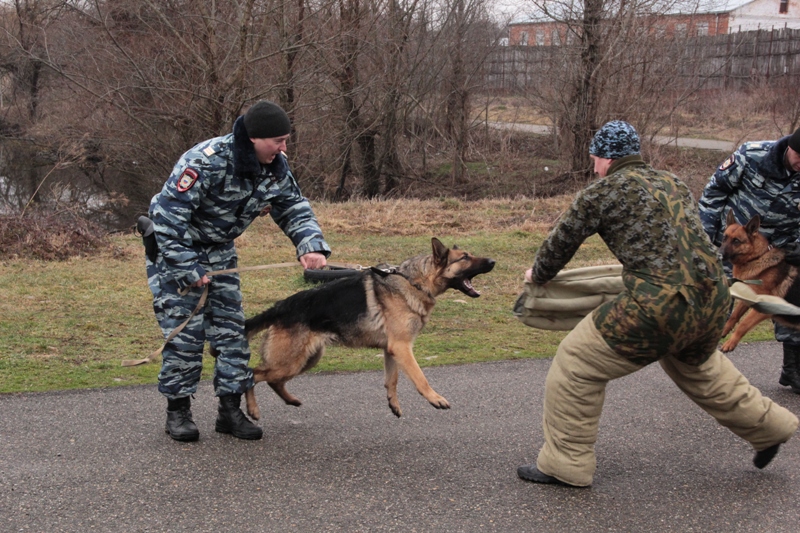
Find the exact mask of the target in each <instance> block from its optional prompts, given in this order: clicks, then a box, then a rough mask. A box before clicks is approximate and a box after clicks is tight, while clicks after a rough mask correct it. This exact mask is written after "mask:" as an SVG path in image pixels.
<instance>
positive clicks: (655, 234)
mask: <svg viewBox="0 0 800 533" xmlns="http://www.w3.org/2000/svg"><path fill="white" fill-rule="evenodd" d="M639 146H640V143H639V136H638V134H637V133H636V130H634V129H633V127H632V126H631V125H630V124H628V123H627V122H623V121H612V122H609V123H607V124H605V125H604V126H603V127H602V128H600V130H599V131H598V132H597V134H596V135H595V136H594V139H593V140H592V144H591V146H590V148H589V154H590V155H591V158H592V160H593V162H594V171H595V172H596V173H597V174H598V175H599V176H600V177H601V178H602V179H599V180H597V181H595V182H593V183H592V184H590V185H589V186H587V187H586V188H585V189H584V190H583V191H581V192H580V193H578V195H577V196H576V198H575V200H574V201H573V203H572V205H571V206H570V207H569V209H567V211H565V212H564V214H563V215H562V216H561V218H560V219H559V221H558V223H557V225H556V227H555V228H553V230H552V231H551V232H550V234H549V235H548V236H547V239H545V241H544V242H543V243H542V246H541V247H540V248H539V251H538V252H537V254H536V260H535V262H534V265H533V268H531V269H529V270H528V271H527V272H526V273H525V278H526V280H527V281H529V282H533V283H537V284H540V285H544V284H546V283H547V282H549V281H550V280H551V279H553V277H555V275H556V274H557V273H558V272H559V271H560V270H561V269H562V268H563V267H564V266H565V265H566V264H567V263H568V262H569V261H570V259H571V258H572V256H573V255H574V254H575V252H576V251H577V250H578V248H579V247H580V245H581V243H582V242H583V241H584V240H585V239H587V238H588V237H589V236H591V235H593V234H595V233H597V234H599V235H600V237H601V238H602V239H603V241H604V242H605V243H606V245H608V248H609V249H610V250H611V252H612V253H613V254H614V256H615V257H616V258H617V259H618V260H619V261H620V263H622V267H623V270H622V280H623V282H624V284H625V290H624V291H623V292H621V293H620V294H619V295H618V296H617V297H616V298H615V299H613V300H611V301H608V302H606V303H604V304H602V305H600V307H598V308H597V309H596V310H595V311H594V312H593V313H592V314H590V315H588V316H587V317H586V318H584V319H583V320H582V321H581V322H580V323H579V324H578V325H577V326H576V327H575V329H573V330H572V331H571V332H570V333H569V334H568V335H567V336H566V337H565V338H564V340H563V341H562V342H561V344H560V345H559V347H558V350H557V351H556V355H555V357H554V358H553V362H552V364H551V366H550V370H549V371H548V374H547V379H546V382H545V400H544V416H543V432H544V440H545V442H544V446H543V447H542V449H541V450H540V451H539V455H538V458H537V461H536V463H535V464H531V465H525V466H521V467H519V468H518V469H517V475H518V476H519V477H520V478H522V479H524V480H526V481H532V482H534V483H548V484H559V485H567V486H570V487H586V486H589V485H590V484H591V483H592V479H593V475H594V471H595V469H596V459H595V454H594V443H595V441H596V439H597V429H598V425H599V421H600V415H601V412H602V409H603V402H604V399H605V389H606V384H607V383H608V382H609V381H610V380H612V379H617V378H620V377H623V376H626V375H628V374H631V373H633V372H636V371H637V370H639V369H641V368H644V367H645V366H646V365H648V364H650V363H653V362H655V361H658V362H659V364H660V365H661V367H662V368H663V369H664V371H665V372H666V373H667V375H668V376H669V377H670V378H671V379H672V380H673V381H674V382H675V384H676V385H677V386H678V387H679V388H680V389H681V391H683V392H684V393H685V394H686V395H687V396H688V397H689V398H691V400H692V401H694V402H695V403H696V404H697V405H699V406H700V407H701V408H702V409H704V410H705V411H706V412H707V413H709V414H710V415H711V416H713V417H714V418H715V419H716V420H717V422H719V423H720V424H721V425H723V426H725V427H727V428H729V429H730V430H731V431H733V432H734V433H735V434H736V435H738V436H739V437H741V438H743V439H745V440H746V441H747V442H749V443H750V444H751V445H752V446H753V448H754V449H755V450H756V454H755V456H754V459H753V463H754V464H755V466H756V467H758V468H764V467H765V466H766V465H767V464H768V463H769V462H770V461H771V460H772V459H773V457H774V456H775V454H777V452H778V448H779V447H780V445H781V444H782V443H784V442H786V441H787V440H788V439H789V438H790V437H791V436H792V434H793V433H794V432H795V430H796V429H797V425H798V420H797V417H796V416H794V414H792V413H791V412H789V411H788V410H786V409H784V408H783V407H781V406H779V405H777V404H775V403H774V402H772V401H771V400H770V399H769V398H766V397H764V396H762V395H761V393H760V392H759V391H758V389H756V388H755V387H753V386H752V385H750V383H749V382H748V381H747V379H746V378H745V377H744V376H742V374H741V373H740V372H739V371H738V370H737V369H736V368H735V367H734V366H733V364H732V363H731V362H730V361H729V360H728V359H727V358H726V357H725V356H724V355H723V354H722V352H720V351H719V350H718V349H717V344H718V343H719V339H720V336H721V335H722V328H723V327H724V325H725V321H726V319H727V314H728V308H729V306H730V294H729V292H728V286H727V282H726V279H725V274H724V272H723V270H722V265H721V264H720V263H719V261H718V259H717V257H716V254H715V251H714V248H713V246H712V245H711V243H710V242H709V240H708V237H707V236H706V234H705V233H704V232H703V228H702V226H701V224H700V220H699V218H698V215H697V204H696V202H695V201H694V199H693V198H692V195H691V193H690V191H689V189H688V187H686V185H685V184H684V183H682V182H681V181H680V180H679V179H678V178H677V177H676V176H674V175H672V174H670V173H668V172H662V171H657V170H655V169H653V168H652V167H650V166H649V165H647V164H646V163H645V162H644V161H643V160H642V158H641V156H640V155H639Z"/></svg>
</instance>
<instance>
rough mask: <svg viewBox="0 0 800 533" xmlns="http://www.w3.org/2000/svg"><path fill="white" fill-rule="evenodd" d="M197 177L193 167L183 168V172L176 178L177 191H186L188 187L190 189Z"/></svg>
mask: <svg viewBox="0 0 800 533" xmlns="http://www.w3.org/2000/svg"><path fill="white" fill-rule="evenodd" d="M198 177H199V174H198V173H197V171H196V170H195V169H193V168H187V169H186V170H184V171H183V174H181V177H180V178H178V187H177V189H178V192H186V191H188V190H189V189H191V188H192V187H193V186H194V184H195V182H196V181H197V178H198Z"/></svg>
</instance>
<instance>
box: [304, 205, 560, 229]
mask: <svg viewBox="0 0 800 533" xmlns="http://www.w3.org/2000/svg"><path fill="white" fill-rule="evenodd" d="M571 200H572V196H571V195H566V196H557V197H552V198H515V199H486V200H476V201H470V202H464V201H461V200H458V199H453V198H445V199H439V200H415V199H409V200H405V199H400V200H391V201H356V202H346V203H327V202H316V203H314V210H315V212H316V213H317V215H318V216H319V218H320V219H321V220H324V221H325V228H326V231H332V232H335V233H341V234H345V235H357V234H365V235H405V236H415V235H438V234H449V233H453V232H456V231H457V232H458V233H460V234H462V235H475V234H479V233H486V232H494V231H500V230H503V231H505V230H520V231H530V232H535V231H544V230H546V228H548V227H550V226H551V225H552V224H553V222H555V220H556V219H557V218H558V216H559V215H560V214H561V212H563V210H564V209H565V208H566V207H567V206H568V205H569V203H570V201H571Z"/></svg>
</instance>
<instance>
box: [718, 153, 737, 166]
mask: <svg viewBox="0 0 800 533" xmlns="http://www.w3.org/2000/svg"><path fill="white" fill-rule="evenodd" d="M735 162H736V158H735V157H734V156H733V154H731V155H730V156H728V159H726V160H725V161H723V162H722V164H721V165H720V166H719V169H720V170H728V169H729V168H731V167H732V166H733V164H734V163H735Z"/></svg>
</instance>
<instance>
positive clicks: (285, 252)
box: [0, 200, 773, 393]
mask: <svg viewBox="0 0 800 533" xmlns="http://www.w3.org/2000/svg"><path fill="white" fill-rule="evenodd" d="M441 208H442V209H447V208H449V209H452V210H453V211H454V212H459V210H460V209H468V208H469V204H467V203H464V204H463V205H462V204H461V203H460V202H458V201H451V200H448V201H447V205H445V206H442V207H441ZM398 223H402V222H398ZM323 225H324V221H323ZM436 236H437V237H439V238H440V239H441V240H442V242H444V243H445V244H446V245H448V246H451V245H453V244H457V245H459V246H460V247H461V248H464V249H467V250H469V251H471V252H473V253H475V254H476V255H483V256H489V257H492V258H494V259H495V260H496V261H497V266H496V267H495V269H494V270H493V271H492V272H491V273H489V274H485V275H482V276H479V277H478V278H476V279H475V281H474V284H475V287H476V288H477V289H478V290H479V291H481V292H482V296H481V297H480V298H477V299H472V298H469V297H467V296H465V295H463V294H461V293H460V292H454V291H448V292H447V293H445V294H444V295H442V296H441V297H440V298H439V301H438V303H437V306H436V308H434V310H433V314H432V316H431V318H430V321H429V323H428V325H427V326H426V328H425V330H424V331H423V332H422V334H421V335H420V336H419V338H418V339H417V341H416V344H415V354H416V357H417V360H418V361H419V363H420V365H421V366H431V365H444V364H461V363H473V362H482V361H493V360H504V359H517V358H536V357H550V356H552V355H553V354H554V353H555V350H556V347H557V346H558V343H559V342H560V340H561V339H562V338H563V336H564V333H563V332H548V331H541V330H536V329H533V328H529V327H526V326H524V325H523V324H522V323H521V322H519V321H518V320H517V319H516V318H514V316H513V315H512V313H511V307H512V305H513V303H514V300H515V298H516V297H517V295H518V294H519V293H520V291H521V290H522V286H523V283H522V277H523V272H524V271H525V269H527V268H529V267H530V265H531V264H532V262H533V258H534V255H535V253H536V250H537V248H538V246H539V244H540V243H541V241H542V239H543V238H544V236H545V234H544V232H543V231H542V232H539V231H521V230H519V229H515V228H509V229H503V228H498V229H496V230H485V231H481V232H478V233H474V234H470V235H462V234H461V231H460V230H459V229H458V228H454V229H452V230H451V231H450V232H448V231H441V232H438V234H437V235H436ZM430 237H431V235H417V236H407V235H375V234H369V233H364V234H359V233H357V232H354V233H351V232H348V233H339V232H336V231H329V232H326V238H327V240H328V242H329V243H330V244H331V246H332V248H333V249H334V256H333V257H332V260H336V261H341V262H349V263H358V264H362V265H370V264H377V263H380V262H386V263H390V264H397V263H399V262H400V261H402V260H403V259H406V258H408V257H411V256H413V255H417V254H426V253H430ZM112 245H113V247H114V248H115V249H117V250H119V249H122V250H124V251H125V252H126V253H124V254H122V256H121V257H120V256H119V254H115V255H112V254H108V255H100V256H97V257H90V258H82V259H71V260H68V261H63V262H41V261H27V260H26V261H23V260H8V261H5V262H3V263H0V393H12V392H32V391H50V390H63V389H74V388H95V387H113V386H119V385H134V384H154V383H155V382H156V377H157V375H158V371H159V366H160V365H158V364H151V365H143V366H139V367H122V366H120V362H121V361H122V360H124V359H139V358H142V357H145V356H146V355H147V354H149V353H151V352H152V351H153V350H155V349H157V348H158V347H160V346H161V343H162V342H163V338H162V335H161V331H160V329H159V328H158V326H157V324H156V321H155V318H154V316H153V312H152V299H151V295H150V291H149V289H148V287H147V279H146V276H145V272H144V261H143V258H142V257H141V253H142V250H141V245H140V240H139V239H138V238H137V237H134V236H132V235H122V236H116V237H114V238H113V242H112ZM237 247H238V250H239V256H240V259H239V264H240V265H241V266H249V265H260V264H270V263H279V262H286V261H290V260H292V259H293V258H294V249H293V247H292V245H291V243H290V242H289V241H288V239H287V238H286V237H285V236H284V235H283V234H282V233H280V231H279V230H278V229H277V228H276V227H275V226H274V225H273V224H271V223H267V222H265V221H261V220H259V221H258V222H257V223H256V224H254V226H253V227H252V228H251V229H250V230H248V232H247V233H246V234H245V236H244V238H243V239H241V240H240V242H239V243H237ZM613 261H614V258H613V257H612V256H611V254H610V253H609V251H608V249H607V248H606V247H605V245H604V244H603V243H602V241H601V240H600V239H599V238H596V237H594V238H591V239H589V240H588V241H587V242H586V243H584V245H583V246H582V247H581V249H580V250H579V251H578V253H577V254H576V256H575V258H574V259H573V261H572V262H571V263H570V265H568V268H574V267H578V266H586V265H591V264H601V263H610V262H613ZM309 287H311V285H309V284H307V283H306V282H305V281H304V280H303V277H302V271H301V269H300V268H286V269H275V270H264V271H256V272H247V273H243V274H242V290H243V293H244V301H245V312H246V314H247V315H248V316H251V315H254V314H256V313H258V312H260V311H262V310H263V309H265V308H267V307H268V306H270V305H272V304H273V303H274V302H275V301H277V300H279V299H282V298H285V297H287V296H289V295H291V294H293V293H295V292H297V291H299V290H302V289H305V288H309ZM772 338H773V337H772V329H771V326H770V325H769V324H762V325H761V326H760V327H759V328H758V329H757V330H756V331H755V332H753V333H750V334H749V335H748V336H747V338H746V339H747V341H748V342H749V341H754V340H769V339H772ZM256 349H257V343H254V346H253V350H254V351H255V350H256ZM382 364H383V363H382V359H381V357H380V354H379V351H378V350H352V349H345V348H340V347H332V348H330V349H329V350H328V352H327V354H326V356H325V357H324V358H323V359H322V361H321V362H320V363H319V365H318V366H317V367H316V368H315V369H314V370H313V371H316V372H319V371H357V370H376V369H380V368H382ZM204 368H205V370H204V377H205V378H206V379H207V378H209V377H210V375H211V371H212V368H213V360H212V359H210V358H206V361H205V364H204Z"/></svg>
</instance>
